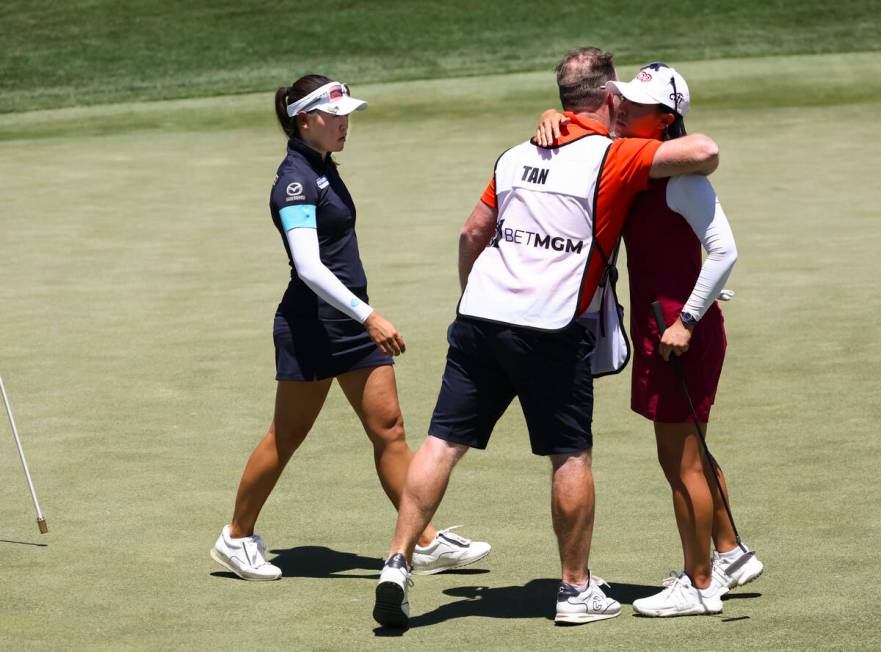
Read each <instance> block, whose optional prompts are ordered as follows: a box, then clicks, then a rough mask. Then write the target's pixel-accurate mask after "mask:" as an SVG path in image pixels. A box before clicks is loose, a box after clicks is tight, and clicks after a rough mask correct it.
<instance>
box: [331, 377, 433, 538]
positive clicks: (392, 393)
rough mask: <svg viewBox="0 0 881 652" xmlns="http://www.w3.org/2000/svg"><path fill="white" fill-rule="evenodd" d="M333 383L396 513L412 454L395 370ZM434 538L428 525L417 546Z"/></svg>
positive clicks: (342, 379)
mask: <svg viewBox="0 0 881 652" xmlns="http://www.w3.org/2000/svg"><path fill="white" fill-rule="evenodd" d="M337 381H338V382H339V384H340V387H342V388H343V392H344V393H345V394H346V398H347V399H349V403H350V404H351V405H352V407H353V408H354V410H355V412H356V413H357V414H358V418H360V419H361V423H362V425H363V426H364V431H365V432H366V433H367V436H368V437H369V438H370V442H371V443H372V444H373V461H374V463H375V464H376V474H377V475H378V476H379V482H380V483H381V484H382V488H383V489H384V490H385V493H386V495H387V496H388V497H389V500H391V501H392V504H393V505H394V506H395V509H398V507H399V506H400V504H401V493H402V492H403V491H404V483H405V481H406V480H407V469H408V468H410V462H411V460H412V459H413V452H412V451H411V450H410V447H409V446H408V445H407V440H406V439H405V436H404V418H403V416H402V415H401V406H400V403H399V402H398V388H397V385H396V384H395V369H394V367H392V366H382V367H372V368H369V369H356V370H354V371H350V372H348V373H345V374H343V375H341V376H339V377H338V378H337ZM435 534H437V532H436V531H435V529H434V526H432V525H431V523H429V524H428V527H427V528H426V529H425V531H423V532H422V535H421V536H420V537H419V545H422V546H427V545H429V544H431V542H432V541H433V540H434V536H435Z"/></svg>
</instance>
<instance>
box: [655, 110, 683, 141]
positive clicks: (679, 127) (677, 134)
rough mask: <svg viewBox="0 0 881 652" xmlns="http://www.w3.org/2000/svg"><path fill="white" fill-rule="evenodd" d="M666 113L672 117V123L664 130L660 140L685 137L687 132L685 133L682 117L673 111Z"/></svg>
mask: <svg viewBox="0 0 881 652" xmlns="http://www.w3.org/2000/svg"><path fill="white" fill-rule="evenodd" d="M667 113H670V114H671V115H672V116H673V122H671V123H670V124H669V125H667V128H666V129H664V133H663V134H661V140H673V139H675V138H682V137H683V136H685V135H686V134H687V133H688V132H686V131H685V120H683V118H682V116H681V115H679V114H678V113H676V112H674V111H668V112H667Z"/></svg>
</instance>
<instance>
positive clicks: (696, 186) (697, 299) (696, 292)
mask: <svg viewBox="0 0 881 652" xmlns="http://www.w3.org/2000/svg"><path fill="white" fill-rule="evenodd" d="M667 206H669V207H670V208H671V209H672V210H674V211H676V212H677V213H679V214H680V215H682V217H684V218H685V221H686V222H688V224H689V226H690V227H691V229H692V231H694V233H695V235H697V237H698V238H699V239H700V241H701V244H703V246H704V249H706V251H707V257H706V259H705V260H704V263H703V265H702V266H701V271H700V274H699V275H698V277H697V282H696V283H695V284H694V289H693V290H692V292H691V296H689V297H688V301H686V303H685V307H684V308H683V309H682V310H683V312H687V313H690V314H692V315H695V316H696V317H697V318H698V319H700V318H701V317H703V316H704V313H706V312H707V310H709V309H710V306H712V305H713V302H714V301H715V300H716V297H717V296H719V292H720V291H721V290H722V288H723V287H724V286H725V281H727V280H728V275H729V274H730V273H731V268H732V267H734V263H735V262H736V261H737V246H736V245H735V244H734V234H733V233H732V232H731V225H729V224H728V218H726V217H725V212H724V211H723V210H722V206H721V205H720V204H719V199H718V198H717V197H716V192H715V191H714V190H713V186H712V185H710V182H709V180H708V179H707V178H706V177H704V176H697V175H687V176H681V177H672V178H671V179H670V181H668V182H667Z"/></svg>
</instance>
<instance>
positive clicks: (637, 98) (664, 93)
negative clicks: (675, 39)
mask: <svg viewBox="0 0 881 652" xmlns="http://www.w3.org/2000/svg"><path fill="white" fill-rule="evenodd" d="M606 87H607V88H610V89H611V90H613V91H617V92H619V93H621V95H623V96H624V97H625V98H627V99H628V100H630V101H631V102H636V103H637V104H663V105H664V106H666V107H669V108H671V109H673V110H674V111H676V112H677V113H678V114H679V115H681V116H682V117H685V114H686V113H688V107H689V104H690V102H691V98H690V96H689V93H688V84H687V83H686V82H685V77H683V76H682V75H680V74H679V73H678V72H676V70H674V69H673V68H671V67H670V66H668V65H667V64H666V63H661V62H660V61H658V62H655V63H650V64H649V65H647V66H645V67H644V68H642V69H641V70H640V71H639V73H638V74H637V75H636V77H634V78H633V81H629V82H620V81H610V82H606Z"/></svg>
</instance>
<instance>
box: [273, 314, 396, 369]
mask: <svg viewBox="0 0 881 652" xmlns="http://www.w3.org/2000/svg"><path fill="white" fill-rule="evenodd" d="M272 339H273V340H274V341H275V379H276V380H323V379H325V378H334V377H336V376H339V375H341V374H344V373H346V372H347V371H353V370H355V369H364V368H366V367H380V366H382V365H391V364H394V360H392V359H391V358H390V357H389V356H387V355H386V354H384V353H383V352H382V351H380V350H379V348H377V346H376V344H374V343H373V340H371V339H370V336H369V335H368V334H367V331H365V330H364V327H363V326H362V325H361V324H359V323H358V322H356V321H355V320H353V319H335V320H325V321H320V320H317V319H297V318H293V317H288V316H285V315H284V314H283V313H281V312H277V313H276V314H275V322H274V324H273V326H272Z"/></svg>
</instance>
